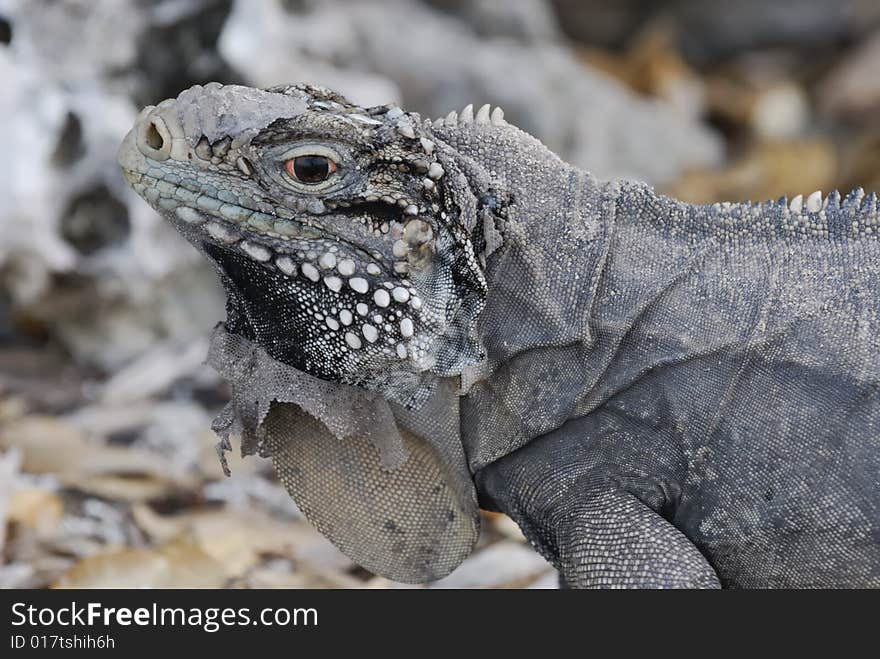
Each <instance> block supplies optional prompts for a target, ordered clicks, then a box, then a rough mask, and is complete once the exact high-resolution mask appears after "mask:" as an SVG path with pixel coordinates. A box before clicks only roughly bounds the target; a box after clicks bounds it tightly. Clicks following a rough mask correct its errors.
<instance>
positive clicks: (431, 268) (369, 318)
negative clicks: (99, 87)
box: [119, 83, 501, 402]
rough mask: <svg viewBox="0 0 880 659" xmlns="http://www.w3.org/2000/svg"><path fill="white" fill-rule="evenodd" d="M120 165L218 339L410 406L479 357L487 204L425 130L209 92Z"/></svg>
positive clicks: (148, 117) (127, 152)
mask: <svg viewBox="0 0 880 659" xmlns="http://www.w3.org/2000/svg"><path fill="white" fill-rule="evenodd" d="M483 114H485V115H486V116H482V115H481V116H479V117H478V119H479V121H481V122H484V123H486V124H490V123H491V122H492V121H495V122H496V123H498V122H500V121H501V116H500V114H499V113H498V112H496V113H495V114H494V115H489V114H488V111H487V110H484V111H483ZM471 120H472V121H475V120H474V119H473V115H471ZM119 162H120V165H121V166H122V168H123V171H124V173H125V176H126V178H127V179H128V181H129V182H130V183H131V185H132V187H133V188H134V189H135V190H136V191H137V192H138V193H139V194H140V195H141V196H142V197H143V198H144V199H145V200H146V201H148V202H149V203H150V204H151V205H152V206H153V207H154V208H155V209H156V210H157V211H159V212H160V213H161V214H162V215H164V216H165V217H167V218H168V219H169V220H170V221H171V222H173V223H174V224H175V226H176V227H177V228H178V229H180V230H181V232H182V233H183V234H184V235H185V236H186V237H187V238H188V239H189V240H190V241H191V242H193V244H195V245H196V246H197V247H198V248H199V249H201V250H202V251H203V252H204V253H205V254H206V255H207V256H208V257H209V258H210V259H211V261H212V262H213V263H214V264H215V266H216V268H217V270H218V272H219V273H220V276H221V278H222V281H223V283H224V285H225V287H226V291H227V296H228V303H227V306H228V308H227V312H228V322H227V327H228V329H230V330H231V331H233V332H235V333H238V334H241V335H243V336H245V337H246V338H249V339H251V340H253V341H255V342H257V343H258V344H260V345H261V346H263V347H264V348H265V350H266V351H267V352H268V353H269V354H270V355H271V356H272V357H274V358H275V359H277V360H279V361H281V362H284V363H286V364H289V365H291V366H293V367H295V368H297V369H299V370H302V371H305V372H307V373H309V374H311V375H314V376H317V377H319V378H322V379H326V380H332V381H337V382H343V383H348V384H358V385H366V386H369V387H371V388H376V389H380V390H386V389H387V390H388V391H387V393H388V394H389V396H390V397H392V398H394V399H396V400H398V401H401V400H404V401H407V402H411V401H412V400H413V397H414V396H416V397H417V396H418V393H419V392H420V391H424V390H425V389H426V383H427V382H430V381H431V379H432V376H445V375H453V374H458V373H460V372H461V369H462V368H463V367H464V366H466V365H467V364H469V363H473V362H475V361H476V360H478V358H479V357H480V346H479V343H478V342H477V341H476V340H475V338H474V335H475V332H474V328H473V325H474V319H475V318H476V316H477V314H478V313H479V311H480V309H481V308H482V306H483V302H484V298H485V279H484V275H483V270H482V265H481V261H480V254H481V253H482V251H483V236H484V227H483V225H482V223H481V222H478V219H479V218H478V215H479V214H480V213H482V212H490V211H494V210H496V209H497V208H498V204H497V200H496V199H495V198H494V197H493V196H492V195H491V193H490V191H489V189H488V185H479V184H477V185H475V182H476V181H478V180H488V176H487V175H485V173H481V172H477V171H475V170H473V167H474V166H473V164H472V162H471V161H467V162H465V161H464V160H463V159H462V158H460V157H459V154H458V153H457V152H456V150H455V149H454V148H451V147H450V146H449V145H447V144H446V143H444V142H443V141H442V140H441V139H438V138H437V136H436V135H435V134H434V133H433V131H432V127H431V122H430V121H428V122H422V121H421V120H420V118H419V116H418V115H416V114H411V113H407V112H404V111H402V110H401V109H400V108H398V107H395V106H391V105H388V106H380V107H372V108H362V107H358V106H357V105H353V104H352V103H349V102H348V101H346V99H344V98H343V97H341V96H339V95H338V94H336V93H334V92H332V91H329V90H327V89H323V88H319V87H313V86H308V85H293V86H285V87H275V88H272V89H269V90H265V91H263V90H255V89H250V88H246V87H240V86H234V85H230V86H222V85H218V84H216V83H211V84H208V85H205V86H204V87H202V86H196V87H193V88H191V89H188V90H186V91H184V92H182V93H181V94H180V95H179V96H178V97H177V98H176V99H169V100H166V101H163V102H162V103H160V104H159V105H157V106H155V107H148V108H146V109H145V110H144V111H143V112H142V113H141V116H140V117H139V119H138V121H137V123H136V125H135V127H134V128H133V129H132V130H131V132H130V133H129V135H128V136H127V137H126V139H125V141H124V143H123V145H122V147H121V149H120V153H119Z"/></svg>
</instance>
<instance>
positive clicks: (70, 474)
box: [0, 416, 197, 501]
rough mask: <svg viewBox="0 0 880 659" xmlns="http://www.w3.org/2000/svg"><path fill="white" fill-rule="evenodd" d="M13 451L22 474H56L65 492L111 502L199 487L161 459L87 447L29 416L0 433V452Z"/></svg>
mask: <svg viewBox="0 0 880 659" xmlns="http://www.w3.org/2000/svg"><path fill="white" fill-rule="evenodd" d="M13 447H17V448H18V449H20V450H21V451H22V455H23V465H22V468H23V470H24V471H27V472H31V473H37V474H54V475H56V476H57V477H58V480H59V481H60V482H61V483H62V484H63V485H65V486H67V487H73V488H76V489H79V490H82V491H84V492H89V493H92V494H96V495H97V496H102V497H106V498H110V499H121V500H125V501H143V500H146V499H152V498H156V497H159V496H166V495H169V494H170V493H171V492H173V491H174V490H176V489H187V490H189V489H193V488H195V487H196V485H197V483H196V482H195V481H194V479H193V477H192V476H189V475H187V474H182V473H180V472H179V470H175V469H174V467H173V465H171V464H170V463H169V462H168V461H166V460H164V459H162V457H161V456H158V455H156V454H154V453H149V452H147V451H143V450H139V449H136V448H123V447H116V446H106V445H104V444H100V443H97V442H90V441H88V439H87V438H86V436H85V435H84V434H83V433H82V432H80V431H79V430H77V429H76V428H74V427H73V426H71V425H69V424H66V423H64V422H62V421H59V420H57V419H53V418H51V417H43V416H29V417H24V418H21V419H17V420H13V421H11V422H9V423H6V424H4V425H3V426H2V427H0V448H13Z"/></svg>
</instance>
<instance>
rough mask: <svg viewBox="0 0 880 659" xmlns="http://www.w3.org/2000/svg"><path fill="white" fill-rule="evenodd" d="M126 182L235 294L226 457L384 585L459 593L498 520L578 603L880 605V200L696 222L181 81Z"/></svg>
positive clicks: (390, 113)
mask: <svg viewBox="0 0 880 659" xmlns="http://www.w3.org/2000/svg"><path fill="white" fill-rule="evenodd" d="M657 157H658V158H662V157H663V154H661V153H658V154H657ZM119 162H120V164H121V167H122V169H123V172H124V175H125V177H126V179H127V180H128V181H129V182H130V184H131V185H132V186H133V188H134V189H135V190H136V191H137V192H138V193H139V194H140V195H141V196H142V197H143V198H144V199H145V200H147V201H148V202H149V203H150V204H151V205H152V206H153V207H154V208H155V209H156V210H157V211H159V212H160V213H161V214H162V215H163V216H165V217H166V218H167V219H168V220H170V221H171V222H172V223H173V224H174V225H175V226H176V227H177V228H178V229H179V230H180V231H181V232H182V233H183V235H184V236H186V238H187V239H188V240H190V241H191V242H192V244H193V245H194V246H195V247H196V248H197V249H199V250H201V251H202V252H203V253H204V254H205V256H206V257H207V258H208V259H209V260H210V261H211V263H212V264H213V265H214V267H215V268H216V270H217V272H218V274H219V277H220V279H221V281H222V282H223V284H224V286H225V289H226V292H227V297H228V303H227V319H226V321H225V324H221V325H220V326H218V329H217V330H216V332H215V335H214V340H213V344H212V349H211V356H210V358H209V360H210V362H211V363H212V364H214V365H215V366H216V367H217V368H218V369H219V370H220V372H221V373H222V374H223V376H224V377H225V378H227V379H228V380H229V381H230V383H231V385H232V391H233V396H232V401H231V403H230V405H229V406H228V407H227V409H226V410H225V411H224V413H223V414H221V416H220V417H219V418H218V419H217V421H216V423H215V427H216V429H217V430H218V431H219V432H220V433H221V436H222V437H223V438H224V440H223V442H222V444H223V446H224V448H228V447H229V442H228V440H229V437H230V436H231V435H237V436H241V438H242V442H243V444H242V450H243V452H245V453H252V452H255V451H260V452H261V453H263V454H267V455H271V456H272V458H273V461H274V464H275V467H276V469H277V471H278V474H279V477H280V479H281V481H282V482H283V483H284V484H285V486H286V487H287V489H288V490H289V492H290V493H291V494H292V496H293V497H294V499H295V500H296V501H297V503H298V504H299V506H300V507H301V508H302V510H303V511H304V513H305V514H306V516H307V517H308V518H309V519H310V520H311V521H312V522H313V523H314V524H315V525H316V526H317V527H318V528H319V530H321V531H322V532H323V533H325V534H326V535H327V536H329V538H330V539H331V540H333V542H335V543H336V544H337V545H338V546H339V547H340V548H341V549H342V550H343V551H344V552H346V553H347V554H349V555H350V556H351V557H352V558H353V559H354V560H355V561H356V562H358V563H360V564H362V565H363V566H365V567H366V568H368V569H370V570H372V571H374V572H376V573H378V574H382V575H385V576H387V577H389V578H393V579H397V580H401V581H411V582H423V581H430V580H433V579H437V578H439V577H442V576H443V575H445V574H447V573H449V572H450V571H451V570H453V569H454V568H455V567H456V566H457V565H458V564H459V563H460V562H461V561H462V560H463V559H464V558H465V557H466V556H467V555H468V554H469V552H470V551H471V549H472V548H473V545H474V542H475V540H476V538H477V535H478V531H479V524H478V519H479V516H478V512H479V507H482V508H485V509H489V510H500V511H503V512H505V513H507V514H508V515H510V516H511V517H512V518H513V519H514V520H515V521H516V522H517V523H518V524H519V526H520V527H521V528H522V530H523V532H524V533H525V536H526V537H527V538H528V540H529V541H530V542H531V543H532V544H533V546H534V547H535V548H536V549H537V550H538V551H539V552H541V553H542V554H543V555H544V556H545V557H546V558H547V560H549V561H550V562H551V563H552V564H553V565H554V566H556V568H558V570H559V571H560V579H561V582H562V583H563V584H564V585H567V586H570V587H643V588H653V587H661V588H674V587H686V588H714V587H719V586H724V587H878V586H880V318H878V313H880V236H878V233H880V217H878V200H877V196H876V195H875V194H867V195H866V194H865V193H864V192H863V191H862V190H855V191H853V192H852V193H850V194H848V195H847V196H846V197H845V198H841V196H840V195H839V194H838V193H836V192H834V193H832V194H829V195H827V196H825V197H823V196H822V194H821V193H819V192H816V193H814V194H811V195H809V196H808V197H807V198H806V199H804V198H803V197H802V196H798V197H795V198H793V199H791V200H790V201H789V200H786V199H780V200H779V201H772V202H766V203H759V204H750V203H749V204H744V203H717V204H712V205H704V206H697V205H690V204H686V203H682V202H679V201H676V200H674V199H671V198H667V197H664V196H661V195H659V194H657V193H655V192H654V191H653V190H652V188H650V187H649V186H648V185H645V184H643V183H639V182H631V181H600V180H597V179H596V178H594V177H593V176H591V175H590V174H588V173H586V172H584V171H581V170H579V169H576V168H575V167H573V166H571V165H568V164H566V163H565V162H563V161H562V160H560V159H559V158H558V157H557V156H556V155H554V154H553V153H551V152H550V151H548V150H547V149H546V148H545V147H544V146H543V145H542V144H541V143H540V142H539V141H538V140H537V139H535V138H533V137H531V136H529V135H528V134H526V133H524V132H522V131H521V130H519V129H517V128H516V127H514V126H512V125H510V124H509V123H507V122H506V121H505V120H504V116H503V112H502V111H501V110H500V109H498V108H496V109H491V108H490V107H489V106H488V105H484V106H482V107H481V108H479V110H477V111H476V112H475V111H474V110H473V107H472V106H468V107H466V108H464V110H463V111H461V112H451V113H450V114H449V115H448V116H446V117H444V118H442V119H438V120H434V121H431V120H423V119H422V118H421V117H420V116H419V115H418V114H415V113H412V112H405V111H403V110H402V109H401V108H399V107H397V106H395V105H386V106H381V107H370V108H364V107H358V106H357V105H355V104H352V103H350V102H348V101H347V100H346V99H345V98H344V97H342V96H340V95H339V94H336V93H334V92H332V91H330V90H327V89H324V88H321V87H316V86H310V85H305V84H296V85H290V86H282V87H275V88H271V89H268V90H258V89H252V88H248V87H243V86H234V85H227V86H221V85H219V84H216V83H211V84H207V85H205V86H196V87H193V88H191V89H188V90H186V91H184V92H182V93H181V94H180V95H179V96H178V97H177V98H176V99H170V100H166V101H164V102H162V103H160V104H159V105H158V106H155V107H152V106H151V107H148V108H146V109H145V110H144V111H143V112H142V114H141V115H140V117H139V119H138V120H137V123H136V125H135V126H134V128H133V129H132V131H131V132H130V133H129V135H128V136H127V137H126V138H125V141H124V143H123V145H122V147H121V150H120V154H119Z"/></svg>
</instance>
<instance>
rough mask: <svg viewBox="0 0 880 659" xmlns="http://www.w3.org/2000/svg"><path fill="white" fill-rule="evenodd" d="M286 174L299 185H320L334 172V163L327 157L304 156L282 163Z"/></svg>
mask: <svg viewBox="0 0 880 659" xmlns="http://www.w3.org/2000/svg"><path fill="white" fill-rule="evenodd" d="M284 167H285V169H286V170H287V173H288V174H289V175H290V177H291V178H292V179H295V180H297V181H299V182H300V183H321V182H322V181H326V180H327V179H328V178H329V177H330V175H331V174H332V173H333V172H335V171H336V163H335V162H333V161H332V160H330V158H328V157H327V156H318V155H304V156H297V157H296V158H291V159H290V160H288V161H287V162H285V163H284Z"/></svg>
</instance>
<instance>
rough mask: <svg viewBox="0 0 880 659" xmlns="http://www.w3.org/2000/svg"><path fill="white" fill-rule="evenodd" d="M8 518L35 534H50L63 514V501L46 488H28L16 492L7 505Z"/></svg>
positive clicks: (41, 535)
mask: <svg viewBox="0 0 880 659" xmlns="http://www.w3.org/2000/svg"><path fill="white" fill-rule="evenodd" d="M8 516H9V520H10V521H12V522H16V523H18V524H21V525H22V526H25V527H27V528H28V529H31V530H33V531H34V533H36V534H37V536H40V537H47V536H50V535H51V534H52V533H53V532H54V531H55V529H56V528H57V527H58V524H59V523H60V522H61V518H62V517H63V516H64V503H63V502H62V501H61V499H60V498H59V497H58V495H56V494H54V493H52V492H47V491H46V490H38V489H29V490H21V491H19V492H16V493H15V494H14V495H13V496H12V502H11V503H10V505H9V513H8Z"/></svg>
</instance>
